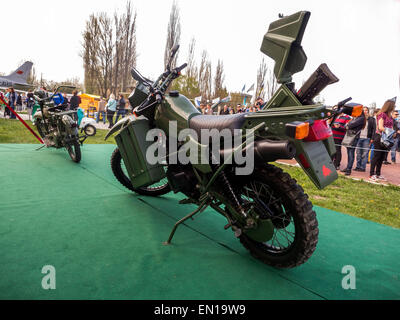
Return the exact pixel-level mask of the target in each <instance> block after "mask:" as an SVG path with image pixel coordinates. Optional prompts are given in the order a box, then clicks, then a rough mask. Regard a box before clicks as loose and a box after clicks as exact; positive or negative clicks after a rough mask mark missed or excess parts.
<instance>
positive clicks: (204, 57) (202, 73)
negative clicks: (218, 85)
mask: <svg viewBox="0 0 400 320" xmlns="http://www.w3.org/2000/svg"><path fill="white" fill-rule="evenodd" d="M211 79H212V74H211V61H210V60H209V58H208V53H207V51H206V50H203V52H202V54H201V61H200V67H199V74H198V82H199V89H200V92H201V95H202V97H203V100H210V99H211V94H212V93H211V91H212V83H211ZM203 102H204V101H203Z"/></svg>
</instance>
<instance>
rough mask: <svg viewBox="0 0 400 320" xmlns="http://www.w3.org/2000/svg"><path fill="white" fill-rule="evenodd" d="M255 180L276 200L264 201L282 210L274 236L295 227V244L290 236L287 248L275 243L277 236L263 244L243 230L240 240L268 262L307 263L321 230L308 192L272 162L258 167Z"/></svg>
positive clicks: (279, 264) (284, 264) (282, 265)
mask: <svg viewBox="0 0 400 320" xmlns="http://www.w3.org/2000/svg"><path fill="white" fill-rule="evenodd" d="M252 180H253V185H257V183H258V184H259V185H261V184H265V185H267V186H268V187H269V189H270V191H271V192H272V193H271V195H270V197H271V198H272V201H271V199H267V198H268V196H266V197H264V199H265V200H264V202H265V203H266V204H267V205H268V202H269V203H272V205H270V206H269V207H270V208H271V209H273V208H275V209H273V211H274V210H275V212H278V217H277V218H276V219H275V220H274V219H272V221H273V224H274V226H275V229H274V237H275V236H276V233H278V232H282V231H283V230H286V229H287V228H290V227H291V228H292V229H294V232H293V234H294V238H293V241H292V243H290V241H289V240H290V239H289V240H288V245H287V247H285V246H281V244H280V243H279V242H278V243H279V245H278V246H276V245H275V244H274V242H273V239H274V238H273V239H271V240H270V241H267V242H266V243H261V242H257V241H255V240H253V239H251V238H250V237H248V236H247V235H246V234H245V233H243V234H242V235H241V236H240V237H239V239H240V242H241V243H242V244H243V246H244V247H245V248H246V249H248V250H249V251H250V253H251V255H252V256H253V257H255V258H256V259H258V260H261V261H262V262H264V263H266V264H268V265H271V266H274V267H278V268H293V267H296V266H299V265H301V264H303V263H304V262H306V261H307V260H308V259H309V258H310V257H311V255H312V254H313V252H314V251H315V248H316V246H317V242H318V232H319V231H318V222H317V219H316V214H315V212H314V211H313V207H312V203H311V202H310V201H309V200H308V195H307V194H305V193H304V190H303V188H302V187H301V186H299V185H298V184H297V182H296V180H294V179H292V178H291V177H290V175H289V174H287V173H284V172H283V171H282V170H281V169H280V168H277V167H275V166H272V165H266V166H265V167H263V168H261V169H257V170H256V171H255V172H254V174H253V177H252ZM247 184H249V183H247ZM250 184H251V183H250ZM257 188H258V187H256V189H257ZM265 189H267V188H265ZM264 193H266V192H264ZM288 235H290V233H288V234H287V235H285V237H286V238H287V239H288V238H290V237H289V236H288ZM276 239H278V236H276Z"/></svg>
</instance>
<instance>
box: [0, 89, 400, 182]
mask: <svg viewBox="0 0 400 320" xmlns="http://www.w3.org/2000/svg"><path fill="white" fill-rule="evenodd" d="M42 90H44V91H46V88H42ZM4 97H5V99H6V102H7V103H8V104H9V105H10V107H11V108H12V109H13V110H16V111H21V110H23V109H24V108H25V109H26V110H28V113H29V114H30V115H31V114H32V108H33V106H34V104H35V102H34V97H33V93H32V91H29V92H27V93H26V94H25V93H17V92H15V90H14V88H8V89H7V90H6V93H5V95H4ZM53 101H54V104H55V105H63V106H64V107H65V109H66V110H77V109H78V108H79V105H80V104H81V98H80V97H79V95H78V92H77V91H74V92H73V94H72V96H71V97H70V98H68V96H67V95H66V94H65V93H64V94H62V93H56V94H55V95H54V97H53ZM395 103H396V99H395V98H393V99H390V100H387V101H386V102H385V103H384V105H383V106H382V108H381V109H375V110H370V109H369V108H368V107H366V106H364V107H363V112H362V113H361V115H360V116H358V117H355V118H352V117H351V116H349V115H347V114H344V113H342V114H340V115H339V116H338V117H336V119H335V120H334V121H333V122H332V123H329V124H330V126H331V128H332V133H333V139H334V142H335V146H336V154H335V155H334V156H333V157H332V160H333V163H334V166H335V168H336V169H337V170H340V171H341V172H344V173H345V175H351V173H352V170H354V171H360V172H366V170H367V164H370V168H369V176H370V180H372V181H385V180H386V179H385V177H384V176H383V175H382V165H383V164H385V165H389V164H391V163H396V152H400V117H399V111H397V110H395V108H396V106H395ZM263 105H264V101H263V99H261V98H257V100H256V101H255V103H254V105H251V106H248V105H241V104H238V105H237V106H236V108H233V107H231V106H230V105H228V104H225V105H223V106H220V107H218V109H217V110H213V108H212V106H211V103H206V104H200V108H199V111H200V112H201V113H202V114H208V115H212V114H218V115H229V114H235V113H244V112H257V111H259V110H261V109H262V107H263ZM126 106H127V102H126V100H125V98H124V96H123V95H122V94H119V95H118V97H116V96H115V95H114V94H110V96H109V99H108V100H106V99H105V98H104V97H101V98H100V101H99V103H98V107H97V113H96V122H97V123H99V122H100V121H102V122H103V123H104V124H106V120H107V121H108V123H109V125H108V128H111V127H112V126H113V125H114V124H115V123H116V122H117V121H118V120H119V118H120V117H121V118H123V117H125V116H126V114H127V112H128V109H127V107H126ZM3 107H4V109H3V114H4V117H9V118H10V119H15V118H16V117H15V115H14V114H13V113H12V112H11V111H10V110H9V109H8V108H5V106H3ZM328 122H329V120H328ZM350 132H351V133H352V138H351V139H350V140H351V141H350V143H347V142H346V143H344V142H345V141H346V136H350V134H349V133H350ZM388 132H389V133H388ZM390 132H391V134H390ZM388 134H390V139H389V140H391V141H390V142H391V143H390V146H389V147H388V145H387V144H386V145H385V144H384V143H383V139H384V138H385V137H386V136H388ZM343 147H345V148H346V151H347V164H346V165H345V166H344V168H343V169H341V162H342V148H343ZM389 154H390V156H391V159H390V160H391V162H389V161H388V156H389ZM353 167H354V168H353Z"/></svg>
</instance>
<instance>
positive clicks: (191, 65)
mask: <svg viewBox="0 0 400 320" xmlns="http://www.w3.org/2000/svg"><path fill="white" fill-rule="evenodd" d="M195 46H196V39H195V38H192V39H191V41H190V44H189V52H188V58H187V67H186V70H185V71H186V72H185V73H186V76H187V77H188V78H193V79H197V77H198V70H197V66H196V61H195V59H194V52H195Z"/></svg>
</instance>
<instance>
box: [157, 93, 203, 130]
mask: <svg viewBox="0 0 400 320" xmlns="http://www.w3.org/2000/svg"><path fill="white" fill-rule="evenodd" d="M197 114H200V111H199V110H197V109H196V107H195V106H194V105H193V103H191V102H190V100H189V99H188V98H186V97H185V96H184V95H181V94H179V93H177V92H171V93H169V94H168V95H166V96H165V99H164V101H163V102H162V104H161V105H159V106H158V107H157V110H156V113H155V117H154V120H155V122H156V124H157V127H158V128H160V129H162V130H163V131H164V132H165V133H166V134H167V135H169V123H170V121H176V122H177V132H178V133H179V131H181V130H183V129H186V128H188V127H189V120H190V119H191V118H192V117H193V116H194V115H197Z"/></svg>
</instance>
